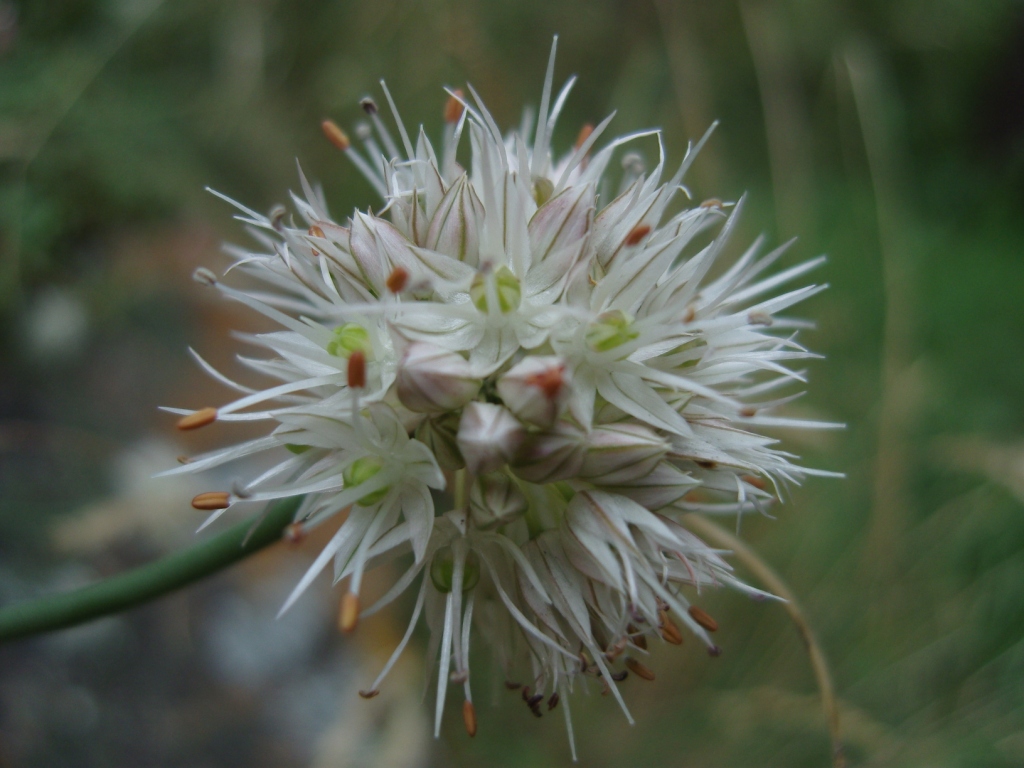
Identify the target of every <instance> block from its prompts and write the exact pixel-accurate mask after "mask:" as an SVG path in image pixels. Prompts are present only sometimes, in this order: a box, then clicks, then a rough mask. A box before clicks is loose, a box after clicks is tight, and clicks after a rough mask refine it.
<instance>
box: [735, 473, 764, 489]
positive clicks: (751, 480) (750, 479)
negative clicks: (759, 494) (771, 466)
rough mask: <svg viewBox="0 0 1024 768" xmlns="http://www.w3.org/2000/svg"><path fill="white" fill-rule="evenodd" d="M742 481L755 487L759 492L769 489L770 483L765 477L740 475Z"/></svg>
mask: <svg viewBox="0 0 1024 768" xmlns="http://www.w3.org/2000/svg"><path fill="white" fill-rule="evenodd" d="M740 480H742V481H743V482H744V483H746V484H747V485H752V486H754V487H755V488H757V490H759V491H763V490H764V489H766V488H767V487H768V483H767V481H766V480H765V479H764V478H763V477H754V476H753V475H740Z"/></svg>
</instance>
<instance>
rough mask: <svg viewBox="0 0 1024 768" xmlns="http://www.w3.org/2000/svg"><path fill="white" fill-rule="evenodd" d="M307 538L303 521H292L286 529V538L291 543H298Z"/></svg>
mask: <svg viewBox="0 0 1024 768" xmlns="http://www.w3.org/2000/svg"><path fill="white" fill-rule="evenodd" d="M304 538H306V529H305V527H303V525H302V523H292V524H291V525H289V526H287V527H285V529H284V539H285V541H287V542H288V543H289V544H298V543H299V542H300V541H302V540H303V539H304Z"/></svg>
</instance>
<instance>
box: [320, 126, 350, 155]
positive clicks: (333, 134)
mask: <svg viewBox="0 0 1024 768" xmlns="http://www.w3.org/2000/svg"><path fill="white" fill-rule="evenodd" d="M320 128H321V129H322V130H323V132H324V136H326V137H327V140H328V141H329V142H331V144H333V145H334V146H335V147H337V148H338V149H340V150H341V151H342V152H344V151H345V150H347V149H348V148H349V147H351V146H352V142H351V141H349V140H348V135H347V134H346V133H345V132H344V131H343V130H341V128H339V127H338V124H337V123H336V122H334V121H333V120H324V121H323V122H322V123H320Z"/></svg>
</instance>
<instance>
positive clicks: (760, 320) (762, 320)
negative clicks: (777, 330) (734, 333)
mask: <svg viewBox="0 0 1024 768" xmlns="http://www.w3.org/2000/svg"><path fill="white" fill-rule="evenodd" d="M747 322H748V323H750V324H751V325H771V324H772V323H773V322H775V321H774V320H772V316H771V315H769V314H768V313H767V312H751V313H750V314H749V315H747Z"/></svg>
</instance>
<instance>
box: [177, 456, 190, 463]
mask: <svg viewBox="0 0 1024 768" xmlns="http://www.w3.org/2000/svg"><path fill="white" fill-rule="evenodd" d="M178 463H179V464H191V463H192V459H190V458H189V457H188V456H184V455H182V456H179V457H178Z"/></svg>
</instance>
